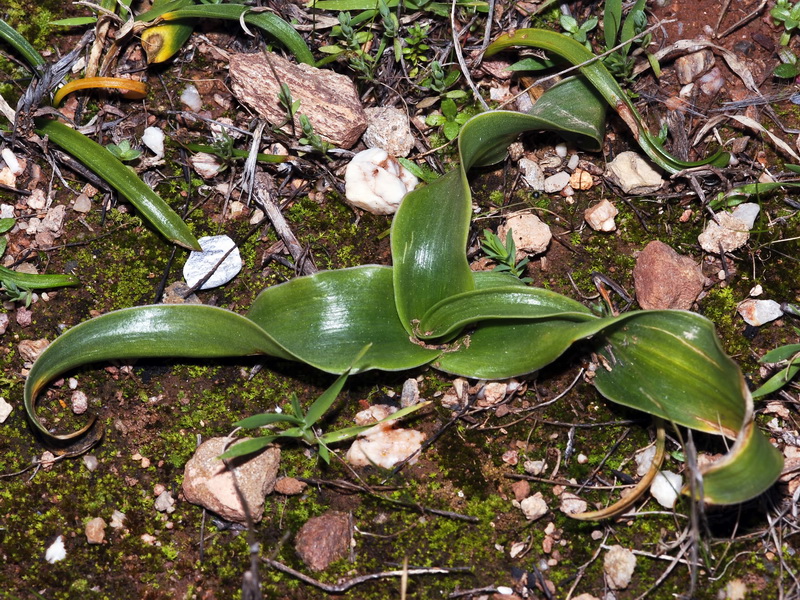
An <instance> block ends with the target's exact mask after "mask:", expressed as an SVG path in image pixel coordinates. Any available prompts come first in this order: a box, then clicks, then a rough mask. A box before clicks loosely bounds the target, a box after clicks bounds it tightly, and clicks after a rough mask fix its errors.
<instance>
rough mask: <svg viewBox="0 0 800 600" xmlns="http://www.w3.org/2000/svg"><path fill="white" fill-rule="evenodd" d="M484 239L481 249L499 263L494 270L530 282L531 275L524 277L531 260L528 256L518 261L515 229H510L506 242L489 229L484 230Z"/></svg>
mask: <svg viewBox="0 0 800 600" xmlns="http://www.w3.org/2000/svg"><path fill="white" fill-rule="evenodd" d="M483 237H484V240H483V242H481V250H483V251H484V252H485V253H486V256H487V257H489V258H490V259H491V260H493V261H494V262H496V263H497V266H496V267H495V268H494V269H493V270H494V271H500V272H502V273H510V274H511V275H513V276H514V277H518V278H519V279H520V281H522V282H523V283H530V282H531V281H532V280H531V278H530V277H523V275H524V273H525V266H526V265H527V264H528V263H529V262H530V261H529V260H528V258H527V257H525V258H523V259H522V260H521V261H519V262H516V261H517V247H516V244H514V231H513V230H512V229H509V230H508V233H507V234H506V243H505V244H503V240H501V239H500V236H498V235H497V234H495V233H492V232H491V231H489V230H488V229H484V230H483Z"/></svg>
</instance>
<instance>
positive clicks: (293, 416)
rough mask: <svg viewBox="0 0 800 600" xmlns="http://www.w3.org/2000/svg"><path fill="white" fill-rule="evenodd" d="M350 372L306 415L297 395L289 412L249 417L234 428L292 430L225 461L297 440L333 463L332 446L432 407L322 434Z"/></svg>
mask: <svg viewBox="0 0 800 600" xmlns="http://www.w3.org/2000/svg"><path fill="white" fill-rule="evenodd" d="M368 350H369V346H367V347H366V348H364V350H362V351H361V353H360V354H359V357H358V358H357V359H356V360H359V359H360V358H361V357H362V356H363V355H364V354H365V353H366V352H367V351H368ZM349 373H350V370H347V371H346V372H345V373H343V374H342V375H340V376H339V377H338V378H337V379H336V381H334V382H333V384H331V386H330V387H329V388H328V389H326V390H325V391H324V392H323V393H322V395H321V396H320V397H319V398H317V399H316V400H315V401H314V403H313V404H312V405H311V406H310V407H309V408H308V412H303V408H302V407H301V406H300V401H299V400H298V399H297V396H296V395H295V394H294V393H293V394H292V395H291V398H290V405H289V407H288V410H286V412H277V411H276V412H266V413H262V414H260V415H253V416H252V417H247V418H246V419H242V420H241V421H239V422H238V423H234V427H241V428H243V429H259V428H262V427H272V426H275V425H284V426H288V427H286V429H283V430H282V431H278V432H276V433H270V434H268V435H264V436H260V437H257V438H252V439H249V440H246V441H243V442H239V443H238V444H235V445H234V446H232V447H231V448H230V449H229V450H228V451H227V452H225V453H224V454H223V455H222V458H234V457H237V456H244V455H246V454H251V453H252V452H258V451H259V450H261V449H262V448H265V447H266V446H268V445H270V444H272V443H273V442H275V441H277V440H279V439H281V438H289V439H291V438H294V439H298V440H300V441H302V442H303V443H305V444H306V445H308V446H317V452H318V453H319V457H320V458H321V459H322V460H324V461H325V462H326V463H328V464H330V462H331V451H330V448H329V447H328V445H329V444H333V443H336V442H341V441H344V440H348V439H351V438H354V437H356V436H358V435H359V434H361V433H363V432H364V431H366V430H367V429H371V428H372V427H374V426H375V425H377V424H378V423H383V422H385V421H393V420H395V419H399V418H401V417H404V416H406V415H408V414H410V413H412V412H414V411H416V410H419V409H420V408H422V407H424V406H427V405H428V404H429V403H428V402H420V403H418V404H415V405H413V406H408V407H406V408H402V409H400V410H398V411H397V412H395V413H394V414H392V415H390V416H388V417H386V418H385V419H382V420H380V421H378V422H377V423H371V424H369V425H357V426H354V427H346V428H344V429H337V430H336V431H331V432H328V433H325V434H322V433H320V431H319V429H318V428H317V427H316V425H317V423H318V422H319V421H320V419H322V417H323V415H325V413H326V412H328V410H330V408H331V406H333V403H334V402H335V401H336V398H337V396H338V395H339V393H340V392H341V391H342V388H343V387H344V384H345V382H346V381H347V377H348V375H349Z"/></svg>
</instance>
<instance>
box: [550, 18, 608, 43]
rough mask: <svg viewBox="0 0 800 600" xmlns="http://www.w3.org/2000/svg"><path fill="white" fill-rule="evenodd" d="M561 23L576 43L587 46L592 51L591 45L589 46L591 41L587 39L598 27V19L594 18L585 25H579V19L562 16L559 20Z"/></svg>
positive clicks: (585, 22)
mask: <svg viewBox="0 0 800 600" xmlns="http://www.w3.org/2000/svg"><path fill="white" fill-rule="evenodd" d="M559 21H560V23H561V27H563V28H564V31H565V33H566V35H568V36H569V37H571V38H572V39H573V40H575V41H576V42H579V43H581V44H583V45H584V46H586V48H587V49H588V50H591V49H592V46H591V44H589V40H588V39H587V37H586V34H588V33H589V32H590V31H592V30H593V29H594V28H595V27H597V23H598V20H597V17H592V18H590V19H588V20H587V21H584V22H583V23H580V24H579V23H578V21H577V19H575V17H573V16H571V15H561V17H560V19H559Z"/></svg>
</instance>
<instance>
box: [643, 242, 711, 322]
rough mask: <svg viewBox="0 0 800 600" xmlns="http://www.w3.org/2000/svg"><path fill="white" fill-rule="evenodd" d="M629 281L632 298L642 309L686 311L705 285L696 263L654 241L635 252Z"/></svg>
mask: <svg viewBox="0 0 800 600" xmlns="http://www.w3.org/2000/svg"><path fill="white" fill-rule="evenodd" d="M633 280H634V285H635V287H636V300H637V301H638V302H639V306H641V307H642V308H645V309H664V308H678V309H684V310H689V309H690V308H691V307H692V304H694V301H695V300H697V296H699V295H700V292H702V291H703V286H704V285H705V276H704V275H703V273H702V270H701V269H700V265H698V264H697V263H695V262H694V261H693V260H692V259H691V258H689V257H688V256H681V255H680V254H678V253H677V252H675V250H673V249H672V248H670V247H669V246H667V245H666V244H665V243H663V242H659V241H658V240H655V241H652V242H650V243H649V244H647V246H645V249H644V250H642V252H641V253H640V254H639V257H638V258H637V259H636V266H635V267H634V268H633Z"/></svg>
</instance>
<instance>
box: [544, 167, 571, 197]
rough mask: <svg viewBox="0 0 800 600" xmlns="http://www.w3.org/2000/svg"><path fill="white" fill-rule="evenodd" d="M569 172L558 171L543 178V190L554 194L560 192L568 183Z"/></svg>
mask: <svg viewBox="0 0 800 600" xmlns="http://www.w3.org/2000/svg"><path fill="white" fill-rule="evenodd" d="M569 177H570V175H569V173H567V172H566V171H559V172H558V173H555V174H554V175H550V177H548V178H547V179H545V180H544V184H543V185H544V191H545V192H546V193H548V194H555V193H556V192H560V191H561V190H563V189H564V188H565V187H567V186H568V185H569Z"/></svg>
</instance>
